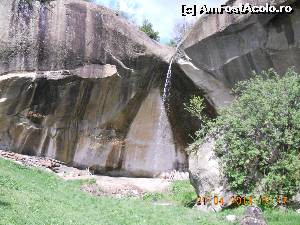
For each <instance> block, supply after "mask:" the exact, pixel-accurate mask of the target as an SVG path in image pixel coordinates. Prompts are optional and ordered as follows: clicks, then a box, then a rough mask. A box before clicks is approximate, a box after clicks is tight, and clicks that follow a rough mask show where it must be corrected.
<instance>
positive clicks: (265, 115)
mask: <svg viewBox="0 0 300 225" xmlns="http://www.w3.org/2000/svg"><path fill="white" fill-rule="evenodd" d="M234 92H235V93H236V95H237V99H236V100H235V101H234V102H233V103H232V105H231V106H230V107H227V108H224V109H223V110H221V112H220V116H219V117H218V118H217V119H216V120H215V121H210V122H207V124H206V126H205V129H204V130H205V132H203V131H199V132H198V133H197V135H198V138H199V141H198V143H201V141H202V140H203V138H204V135H205V134H206V133H207V132H208V134H209V136H213V137H216V139H217V144H216V148H215V150H216V152H217V154H218V155H219V156H220V159H221V164H222V165H221V166H222V169H223V172H224V175H225V176H226V178H227V179H228V182H229V184H230V187H231V189H232V190H234V191H236V192H238V193H251V192H256V193H257V194H263V193H264V194H268V195H270V196H275V195H278V194H284V195H286V196H288V197H291V196H292V195H294V194H295V193H296V192H297V191H298V189H299V186H300V159H299V156H300V75H299V74H297V73H295V72H294V71H293V70H291V69H290V70H288V71H287V73H286V74H285V75H284V76H283V77H280V76H279V75H278V74H277V73H276V72H275V71H274V70H269V71H267V72H263V73H262V74H260V75H257V74H254V76H253V78H252V79H250V80H248V81H243V82H240V83H239V84H238V85H237V87H236V88H235V89H234ZM193 101H195V100H193ZM197 101H199V100H197ZM201 107H202V105H200V107H199V109H201ZM190 111H191V110H190ZM192 112H195V110H194V111H192ZM196 114H199V112H197V110H196ZM199 115H200V116H201V114H199ZM198 117H199V116H198ZM199 118H200V119H201V118H202V117H199Z"/></svg>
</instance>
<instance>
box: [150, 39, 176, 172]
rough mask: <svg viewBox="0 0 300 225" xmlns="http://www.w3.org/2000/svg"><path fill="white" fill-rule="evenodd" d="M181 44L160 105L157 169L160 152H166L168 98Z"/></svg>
mask: <svg viewBox="0 0 300 225" xmlns="http://www.w3.org/2000/svg"><path fill="white" fill-rule="evenodd" d="M179 46H180V44H178V45H177V47H176V51H175V54H174V55H173V56H172V58H171V60H170V63H169V68H168V72H167V76H166V80H165V83H164V90H163V96H162V102H161V105H160V115H159V119H158V125H157V131H156V137H155V141H156V143H155V149H154V160H153V161H154V162H153V168H154V170H155V168H156V165H157V162H158V159H159V156H160V155H159V154H162V153H163V152H164V149H161V148H163V147H164V146H165V145H164V143H163V141H164V140H165V138H166V137H167V132H168V131H167V130H166V128H167V122H168V119H167V118H168V117H167V112H168V110H169V103H168V98H169V96H170V91H171V81H172V65H173V63H174V60H175V58H176V56H177V52H178V50H179Z"/></svg>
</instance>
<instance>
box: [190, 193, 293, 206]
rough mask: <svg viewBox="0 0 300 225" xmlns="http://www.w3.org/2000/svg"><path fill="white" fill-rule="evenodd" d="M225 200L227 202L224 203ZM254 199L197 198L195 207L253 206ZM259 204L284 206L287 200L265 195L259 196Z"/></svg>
mask: <svg viewBox="0 0 300 225" xmlns="http://www.w3.org/2000/svg"><path fill="white" fill-rule="evenodd" d="M226 199H227V200H228V199H229V200H228V201H229V202H225V201H226ZM253 199H254V197H253V196H252V195H251V196H231V197H230V198H225V197H220V196H198V198H197V202H196V203H197V205H207V204H213V205H220V206H223V205H237V206H239V205H253ZM259 199H260V203H261V204H262V205H274V206H276V205H286V204H287V201H288V198H287V197H286V196H283V195H278V196H275V197H269V196H267V195H261V196H259Z"/></svg>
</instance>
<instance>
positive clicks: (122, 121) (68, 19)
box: [0, 0, 215, 176]
mask: <svg viewBox="0 0 300 225" xmlns="http://www.w3.org/2000/svg"><path fill="white" fill-rule="evenodd" d="M1 6H2V7H1V9H0V53H1V54H0V74H1V76H0V149H3V150H12V151H15V152H18V153H22V154H28V155H38V156H47V157H51V158H55V159H57V160H60V161H63V162H66V163H67V164H70V165H73V166H78V167H90V168H91V169H92V170H95V171H98V172H101V173H106V174H111V175H129V176H156V175H159V174H160V173H162V172H165V171H171V170H173V169H176V170H184V169H185V168H186V167H187V156H186V154H185V151H184V149H185V147H186V146H187V143H188V141H189V140H190V137H189V134H192V133H193V132H194V131H195V130H196V129H197V128H198V126H197V124H195V123H194V119H192V118H190V116H189V115H187V113H186V112H184V111H183V109H182V105H183V103H184V102H186V101H187V100H188V99H189V98H190V96H191V95H192V94H196V95H202V91H200V90H199V89H197V88H196V86H195V85H194V84H193V82H192V81H191V80H190V79H189V78H187V77H185V76H183V75H184V73H183V72H182V70H181V69H180V68H179V67H176V66H174V69H173V80H172V97H171V98H170V99H169V105H170V108H169V110H166V108H165V106H164V103H163V102H162V99H161V95H162V87H163V83H164V79H165V76H166V73H167V70H168V62H169V60H170V58H171V56H172V55H173V54H174V50H173V49H172V48H169V47H166V46H162V45H160V44H159V43H157V42H155V41H153V40H151V39H150V38H148V37H147V36H146V35H145V34H144V33H142V32H140V31H138V29H137V28H135V27H134V26H133V25H131V24H129V23H128V22H127V21H126V20H125V19H123V18H122V17H119V16H117V15H116V14H115V13H114V12H113V11H110V10H108V9H106V8H104V7H101V6H96V5H94V4H91V3H87V2H84V1H79V0H66V1H63V0H58V1H54V2H52V3H51V4H50V5H47V4H44V3H39V2H35V3H34V4H33V5H32V6H31V5H28V4H27V3H25V2H24V1H21V0H4V2H3V1H2V2H1ZM207 104H208V102H207ZM178 112H180V114H178ZM208 112H209V113H211V115H214V113H215V112H214V109H213V108H212V107H208ZM160 117H161V118H162V122H161V124H160V126H161V128H162V129H163V131H164V135H161V136H159V139H161V140H159V141H158V140H157V136H158V135H157V129H158V122H159V118H160Z"/></svg>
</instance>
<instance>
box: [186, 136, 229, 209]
mask: <svg viewBox="0 0 300 225" xmlns="http://www.w3.org/2000/svg"><path fill="white" fill-rule="evenodd" d="M214 145H215V140H214V139H212V138H207V139H206V140H205V141H204V143H203V144H202V145H201V146H199V147H198V148H197V149H196V151H193V152H192V153H191V154H190V155H189V174H190V181H191V184H192V185H193V187H194V188H195V190H196V193H197V195H198V197H200V198H201V197H202V198H203V197H206V198H207V200H206V203H205V204H203V202H202V204H197V208H198V209H199V210H201V211H220V210H221V209H222V208H224V207H228V206H230V205H231V201H230V198H231V197H232V196H233V194H232V193H231V192H230V191H229V189H228V186H227V183H226V180H225V178H224V176H223V174H222V173H221V171H220V165H219V159H218V157H217V156H216V155H215V152H214ZM215 196H216V197H217V198H218V199H219V200H221V199H222V198H223V200H224V201H223V203H220V201H219V202H218V204H215V203H214V197H215Z"/></svg>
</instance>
